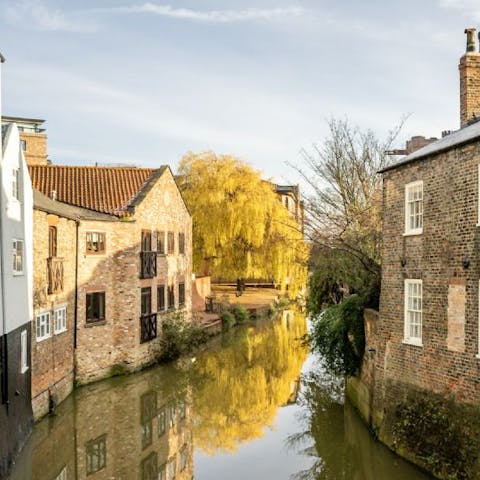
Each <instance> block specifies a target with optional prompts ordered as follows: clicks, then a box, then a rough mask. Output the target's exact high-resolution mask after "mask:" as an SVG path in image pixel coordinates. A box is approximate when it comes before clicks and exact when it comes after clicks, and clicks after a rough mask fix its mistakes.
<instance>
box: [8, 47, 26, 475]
mask: <svg viewBox="0 0 480 480" xmlns="http://www.w3.org/2000/svg"><path fill="white" fill-rule="evenodd" d="M1 63H3V57H2V56H1V55H0V69H1ZM0 76H1V72H0ZM0 87H1V86H0ZM0 91H1V88H0ZM0 112H1V105H0ZM0 143H1V144H0V154H1V157H0V159H1V164H0V178H1V186H2V192H1V196H0V249H1V251H0V431H1V432H2V434H1V435H0V477H1V476H2V475H3V474H5V472H6V471H7V470H8V469H9V467H10V465H11V463H12V461H13V460H14V458H15V455H16V454H17V453H18V452H19V451H20V450H21V448H22V447H23V445H24V443H25V442H26V440H27V438H28V436H29V434H30V431H31V428H32V424H33V418H32V407H31V393H30V381H31V363H30V358H31V351H30V338H31V331H30V325H31V319H32V188H31V184H30V178H29V174H28V170H27V167H26V164H25V160H24V157H23V154H22V152H21V150H20V149H19V145H20V141H19V132H18V128H17V126H16V125H15V124H14V123H8V124H4V125H2V128H1V140H0Z"/></svg>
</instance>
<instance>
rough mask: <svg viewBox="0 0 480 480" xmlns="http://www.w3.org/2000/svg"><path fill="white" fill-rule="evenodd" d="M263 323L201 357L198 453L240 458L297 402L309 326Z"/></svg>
mask: <svg viewBox="0 0 480 480" xmlns="http://www.w3.org/2000/svg"><path fill="white" fill-rule="evenodd" d="M292 315H293V312H284V315H283V317H282V320H281V321H280V322H278V321H264V322H262V323H260V324H258V325H257V326H256V327H253V326H250V327H245V328H243V329H237V330H235V331H234V332H232V335H230V336H229V337H224V340H223V345H222V347H221V348H218V349H216V350H209V351H208V352H205V353H204V354H203V355H201V356H199V357H198V360H197V362H196V363H195V377H196V378H200V379H203V381H202V383H201V385H200V387H199V388H196V389H194V392H195V394H194V396H193V404H194V411H195V423H194V437H195V447H196V448H200V449H201V450H202V451H203V452H205V453H207V454H209V455H212V454H214V453H216V452H218V451H226V452H235V451H236V450H237V448H238V446H239V445H240V444H241V443H244V442H248V441H251V440H254V439H257V438H260V437H262V436H263V434H264V432H265V428H266V427H269V426H272V425H273V423H274V420H275V416H276V413H277V411H278V408H279V407H280V406H282V405H285V404H288V403H291V402H294V401H295V398H296V394H297V392H298V382H299V377H300V372H301V369H302V365H303V363H304V362H305V359H306V357H307V351H306V349H305V348H303V347H302V346H301V344H300V342H299V341H298V339H299V338H300V337H302V336H303V335H304V334H305V332H306V323H305V321H304V319H301V320H303V321H301V320H300V321H293V319H292Z"/></svg>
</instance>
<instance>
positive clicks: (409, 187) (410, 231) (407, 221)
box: [404, 180, 424, 235]
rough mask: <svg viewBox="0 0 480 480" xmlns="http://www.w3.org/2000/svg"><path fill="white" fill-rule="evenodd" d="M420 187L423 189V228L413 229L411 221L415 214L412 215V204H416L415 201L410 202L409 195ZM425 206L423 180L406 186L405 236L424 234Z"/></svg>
mask: <svg viewBox="0 0 480 480" xmlns="http://www.w3.org/2000/svg"><path fill="white" fill-rule="evenodd" d="M418 187H421V192H422V199H421V206H422V212H421V216H420V218H421V223H422V226H421V227H413V228H412V227H411V226H410V219H411V217H412V216H415V213H413V215H412V214H411V213H410V208H409V207H410V204H411V203H413V202H415V201H410V200H409V193H410V191H411V190H413V189H417V188H418ZM423 205H424V197H423V180H418V181H416V182H410V183H407V184H406V185H405V233H404V235H421V234H422V233H423V211H424V210H423Z"/></svg>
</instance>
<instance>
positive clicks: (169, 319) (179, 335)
mask: <svg viewBox="0 0 480 480" xmlns="http://www.w3.org/2000/svg"><path fill="white" fill-rule="evenodd" d="M207 339H208V334H207V332H206V331H205V330H204V329H203V328H202V327H200V326H199V325H197V324H196V323H194V322H187V321H186V320H185V317H184V316H183V315H182V314H178V313H174V314H170V315H167V316H166V317H165V319H164V320H163V323H162V339H161V346H162V349H161V353H160V360H164V361H168V360H173V359H175V358H178V357H179V356H180V355H185V354H186V353H189V352H190V351H192V350H193V349H194V348H196V347H198V346H200V345H201V344H202V343H205V342H206V341H207Z"/></svg>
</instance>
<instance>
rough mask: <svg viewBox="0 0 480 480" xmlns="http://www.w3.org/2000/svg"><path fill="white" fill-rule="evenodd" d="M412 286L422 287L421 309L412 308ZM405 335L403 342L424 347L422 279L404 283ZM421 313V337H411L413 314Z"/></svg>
mask: <svg viewBox="0 0 480 480" xmlns="http://www.w3.org/2000/svg"><path fill="white" fill-rule="evenodd" d="M410 285H420V297H415V298H417V299H418V298H420V309H418V307H417V308H414V307H411V305H410V303H409V287H410ZM404 303H405V307H404V320H403V323H404V335H403V342H404V343H408V344H409V345H417V346H419V347H421V346H423V343H422V338H423V282H422V280H420V279H415V278H409V279H406V280H405V283H404ZM412 313H413V314H415V313H419V314H420V322H419V326H420V336H412V335H411V329H410V326H411V323H412V322H411V321H410V318H411V314H412Z"/></svg>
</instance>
